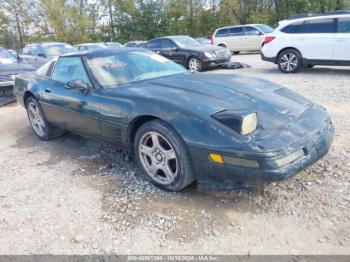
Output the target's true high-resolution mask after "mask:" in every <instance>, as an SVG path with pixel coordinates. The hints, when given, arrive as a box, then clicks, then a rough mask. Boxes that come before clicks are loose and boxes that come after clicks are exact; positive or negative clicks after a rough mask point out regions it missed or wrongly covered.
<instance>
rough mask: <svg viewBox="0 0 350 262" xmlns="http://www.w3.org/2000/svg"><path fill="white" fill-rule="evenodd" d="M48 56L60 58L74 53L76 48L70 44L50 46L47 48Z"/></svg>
mask: <svg viewBox="0 0 350 262" xmlns="http://www.w3.org/2000/svg"><path fill="white" fill-rule="evenodd" d="M45 50H46V54H47V55H48V56H59V55H62V54H65V53H69V52H73V51H74V48H73V47H72V46H71V45H69V44H58V45H49V46H46V47H45Z"/></svg>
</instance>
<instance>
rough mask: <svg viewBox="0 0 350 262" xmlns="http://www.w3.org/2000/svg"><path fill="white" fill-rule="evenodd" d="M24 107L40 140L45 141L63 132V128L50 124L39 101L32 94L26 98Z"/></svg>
mask: <svg viewBox="0 0 350 262" xmlns="http://www.w3.org/2000/svg"><path fill="white" fill-rule="evenodd" d="M26 109H27V115H28V119H29V123H30V125H31V127H32V129H33V131H34V133H35V134H36V135H37V136H38V137H39V138H40V139H41V140H44V141H47V140H50V139H52V138H54V137H57V136H60V135H62V134H63V133H64V130H62V129H60V128H57V127H54V126H52V125H51V124H50V123H49V122H48V121H47V119H46V116H45V114H44V111H43V110H42V108H41V106H40V104H39V102H38V101H37V100H36V99H35V98H34V97H33V96H30V97H28V98H27V99H26Z"/></svg>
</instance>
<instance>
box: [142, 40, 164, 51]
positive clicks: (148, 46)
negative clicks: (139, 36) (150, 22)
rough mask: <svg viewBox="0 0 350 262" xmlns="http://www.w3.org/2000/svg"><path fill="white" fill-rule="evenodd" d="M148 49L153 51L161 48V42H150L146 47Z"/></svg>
mask: <svg viewBox="0 0 350 262" xmlns="http://www.w3.org/2000/svg"><path fill="white" fill-rule="evenodd" d="M145 47H146V48H151V49H153V48H154V49H156V48H160V40H158V39H157V40H153V41H151V42H149V43H148V44H146V45H145Z"/></svg>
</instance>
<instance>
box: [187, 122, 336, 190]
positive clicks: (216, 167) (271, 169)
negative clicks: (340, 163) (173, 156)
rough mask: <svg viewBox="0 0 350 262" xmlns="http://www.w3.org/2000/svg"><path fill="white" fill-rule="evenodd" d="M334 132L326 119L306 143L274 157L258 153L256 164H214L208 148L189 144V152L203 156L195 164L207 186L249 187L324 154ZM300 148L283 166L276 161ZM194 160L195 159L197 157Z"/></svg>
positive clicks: (289, 173)
mask: <svg viewBox="0 0 350 262" xmlns="http://www.w3.org/2000/svg"><path fill="white" fill-rule="evenodd" d="M334 132H335V130H334V127H333V125H332V123H331V121H330V119H329V120H327V122H326V123H325V125H324V126H323V127H322V128H320V129H319V130H318V131H317V132H316V133H315V135H313V136H312V138H310V139H309V140H308V142H307V143H304V144H300V145H298V146H297V147H294V148H293V149H291V150H290V151H289V152H288V153H284V154H280V155H274V156H273V157H271V156H269V155H268V154H266V156H264V155H261V156H260V157H255V158H254V160H256V161H257V162H258V163H259V167H258V168H252V167H242V166H235V165H231V164H226V163H224V164H217V163H215V162H213V161H211V160H210V159H209V152H208V150H205V149H199V148H195V149H194V148H191V151H192V152H191V153H192V155H193V154H196V155H201V156H202V159H201V161H202V163H198V162H197V164H195V170H196V174H197V180H198V183H199V184H200V185H201V186H203V187H206V188H214V189H220V190H223V189H233V188H242V187H249V186H254V185H258V184H263V183H266V182H273V181H280V180H284V179H287V178H289V177H291V176H293V175H296V174H297V173H299V172H300V171H302V170H304V169H305V168H307V167H308V166H310V165H312V164H313V163H315V162H317V161H318V160H319V159H320V158H322V157H323V156H324V155H326V154H327V153H328V151H329V149H330V147H331V144H332V141H333V136H334ZM300 150H302V152H303V154H302V156H300V157H299V158H297V159H294V160H293V161H291V162H288V161H287V163H284V164H283V165H282V166H281V165H280V166H278V163H281V162H280V161H278V160H281V159H286V158H287V159H288V156H289V155H291V154H293V153H294V152H297V151H300ZM215 153H218V154H222V155H223V156H226V157H234V158H237V157H239V158H242V159H251V158H250V157H249V156H246V155H245V154H244V153H241V154H240V155H237V153H235V154H230V153H229V152H215ZM205 158H206V162H207V163H208V164H207V166H206V167H205V164H203V161H204V159H205ZM195 161H198V158H197V159H196V160H195ZM198 164H199V165H201V166H199V165H198Z"/></svg>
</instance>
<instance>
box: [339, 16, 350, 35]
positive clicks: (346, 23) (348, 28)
mask: <svg viewBox="0 0 350 262" xmlns="http://www.w3.org/2000/svg"><path fill="white" fill-rule="evenodd" d="M338 32H339V33H350V18H346V17H345V18H339V20H338Z"/></svg>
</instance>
